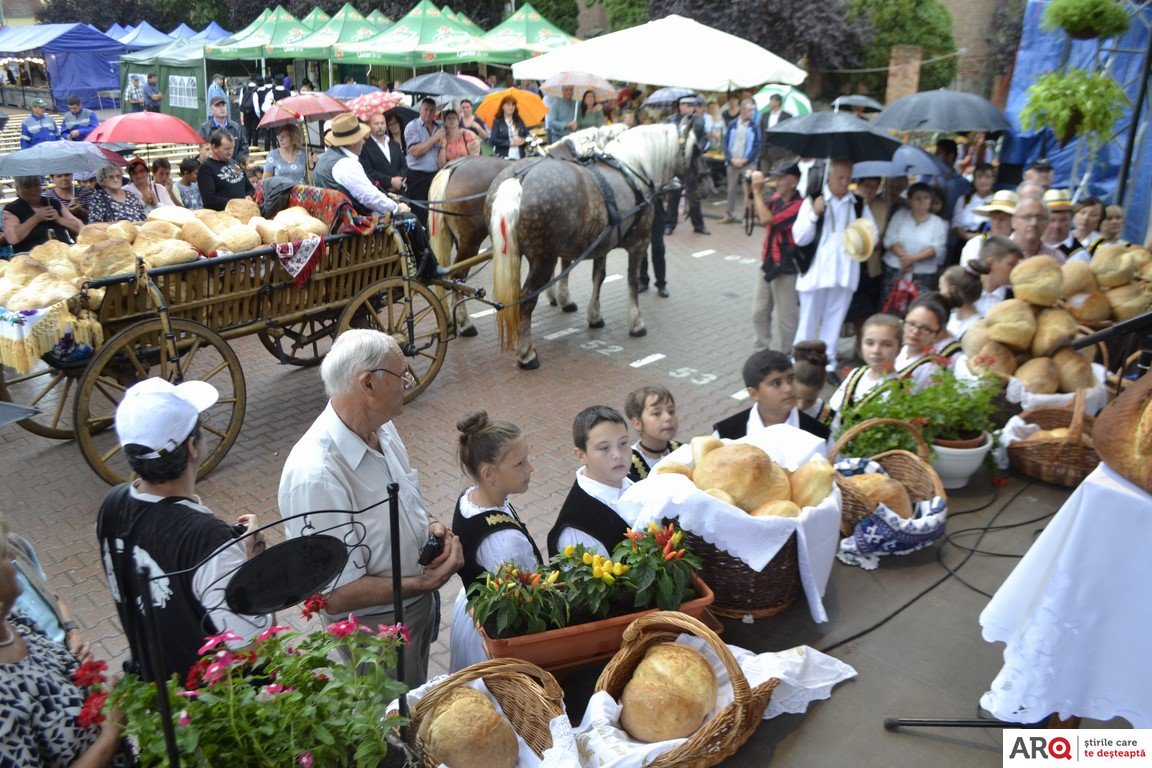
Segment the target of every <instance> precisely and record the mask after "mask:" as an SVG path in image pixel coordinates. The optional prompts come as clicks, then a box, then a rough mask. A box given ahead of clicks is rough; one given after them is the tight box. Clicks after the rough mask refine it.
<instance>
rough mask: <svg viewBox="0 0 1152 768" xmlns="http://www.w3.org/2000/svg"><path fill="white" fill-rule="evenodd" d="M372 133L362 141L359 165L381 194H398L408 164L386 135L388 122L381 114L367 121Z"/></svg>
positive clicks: (396, 146) (390, 138)
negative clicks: (362, 147) (362, 146)
mask: <svg viewBox="0 0 1152 768" xmlns="http://www.w3.org/2000/svg"><path fill="white" fill-rule="evenodd" d="M368 126H369V127H370V128H371V129H372V133H371V134H369V135H368V138H367V139H365V140H364V149H362V150H361V151H360V164H361V165H363V166H364V172H365V173H367V174H368V178H369V179H370V180H371V181H372V183H373V184H375V185H376V188H377V189H379V190H380V191H381V192H399V191H400V190H401V188H402V187H403V186H404V178H405V177H406V176H407V175H408V163H406V162H405V161H404V150H402V149H401V148H400V145H399V144H398V143H397V142H396V140H395V139H393V138H392V137H391V136H389V135H388V121H387V119H385V117H384V113H383V112H378V113H376V114H375V115H372V119H371V120H369V121H368Z"/></svg>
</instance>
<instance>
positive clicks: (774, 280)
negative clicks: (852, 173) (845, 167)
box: [750, 163, 804, 354]
mask: <svg viewBox="0 0 1152 768" xmlns="http://www.w3.org/2000/svg"><path fill="white" fill-rule="evenodd" d="M772 177H773V178H774V179H775V180H776V192H775V193H774V194H773V195H772V196H771V197H769V198H768V199H767V200H765V199H764V187H765V186H766V185H767V183H768V178H767V177H765V176H764V174H762V173H761V172H760V171H752V173H751V181H750V184H751V195H752V201H753V203H754V205H755V206H756V218H757V219H759V221H760V223H761V224H762V225H764V228H765V229H766V230H767V233H766V234H765V235H764V247H763V249H762V250H761V252H760V259H761V267H760V268H761V270H762V274H761V275H760V278H761V279H759V280H757V281H756V291H755V293H754V294H753V298H752V327H753V328H754V329H755V331H756V342H755V347H754V348H755V349H756V351H760V350H762V349H775V350H777V351H780V352H784V353H785V354H788V353H789V351H790V350H791V349H792V341H793V339H794V338H795V337H796V326H797V324H798V323H799V314H800V299H799V297H798V296H797V293H796V274H797V272H798V271H799V269H798V267H797V265H796V243H795V242H794V241H793V239H792V223H793V222H795V221H796V215H797V214H798V213H799V212H800V205H801V204H802V203H803V202H804V198H803V196H802V195H801V194H800V193H799V192H798V191H797V190H796V187H797V185H798V184H799V183H800V166H799V165H797V164H796V163H789V164H788V165H786V166H784V167H783V168H778V169H776V170H775V171H773V172H772ZM773 330H775V333H773Z"/></svg>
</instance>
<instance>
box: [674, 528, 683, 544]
mask: <svg viewBox="0 0 1152 768" xmlns="http://www.w3.org/2000/svg"><path fill="white" fill-rule="evenodd" d="M683 540H684V531H676V533H674V534H672V545H673V546H675V547H678V546H680V542H681V541H683Z"/></svg>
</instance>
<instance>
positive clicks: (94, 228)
mask: <svg viewBox="0 0 1152 768" xmlns="http://www.w3.org/2000/svg"><path fill="white" fill-rule="evenodd" d="M110 226H112V223H111V222H108V221H98V222H96V223H94V224H85V225H84V226H83V227H81V228H80V232H79V233H78V234H77V235H76V245H96V243H102V242H104V241H105V240H107V239H108V237H109V235H108V227H110Z"/></svg>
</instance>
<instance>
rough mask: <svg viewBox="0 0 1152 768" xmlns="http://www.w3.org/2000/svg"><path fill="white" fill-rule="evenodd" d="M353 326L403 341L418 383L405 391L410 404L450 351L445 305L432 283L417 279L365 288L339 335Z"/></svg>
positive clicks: (351, 305)
mask: <svg viewBox="0 0 1152 768" xmlns="http://www.w3.org/2000/svg"><path fill="white" fill-rule="evenodd" d="M409 319H411V321H412V328H411V331H410V330H409V327H408V323H409ZM349 328H372V329H374V330H377V331H383V332H384V333H387V334H388V335H389V336H391V337H392V338H394V339H396V341H397V343H399V344H400V348H401V349H403V350H404V354H405V355H406V356H407V358H408V370H409V371H411V372H412V376H413V378H415V379H416V386H415V387H413V388H412V389H410V390H408V391H407V392H405V393H404V402H406V403H407V402H410V401H411V400H413V399H415V398H416V396H417V395H419V394H420V393H421V392H423V391H424V390H425V389H427V388H428V385H429V384H431V383H432V379H434V378H436V374H437V373H439V372H440V366H441V365H443V364H444V356H445V355H446V354H447V353H448V316H447V315H446V314H445V312H444V305H443V304H442V303H441V301H440V299H439V297H437V296H436V294H435V293H433V292H432V290H431V289H430V288H428V286H426V285H424V284H423V283H419V282H416V281H415V280H405V279H404V278H402V277H389V278H386V279H384V280H381V281H380V282H378V283H375V284H373V285H371V286H369V287H368V288H366V289H365V290H363V291H361V292H360V293H359V294H358V295H357V296H356V297H355V298H353V299H352V300H351V301H350V302H348V306H346V307H345V308H344V314H342V315H341V316H340V328H339V330H338V331H337V335H339V334H341V333H343V332H344V331H346V330H348V329H349Z"/></svg>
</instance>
